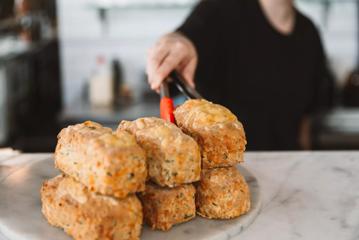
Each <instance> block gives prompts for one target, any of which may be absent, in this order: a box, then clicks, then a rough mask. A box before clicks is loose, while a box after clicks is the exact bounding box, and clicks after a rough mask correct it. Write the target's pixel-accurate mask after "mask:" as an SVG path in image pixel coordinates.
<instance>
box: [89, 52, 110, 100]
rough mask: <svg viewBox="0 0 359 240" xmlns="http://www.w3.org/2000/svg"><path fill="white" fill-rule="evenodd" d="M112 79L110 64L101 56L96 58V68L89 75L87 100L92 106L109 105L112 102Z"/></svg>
mask: <svg viewBox="0 0 359 240" xmlns="http://www.w3.org/2000/svg"><path fill="white" fill-rule="evenodd" d="M113 89H114V81H113V74H112V69H111V65H110V64H108V62H107V61H106V59H105V58H104V57H103V56H98V57H97V59H96V68H95V71H94V73H93V75H92V76H91V77H90V83H89V101H90V104H91V105H92V106H96V107H111V106H112V105H113V103H114V90H113Z"/></svg>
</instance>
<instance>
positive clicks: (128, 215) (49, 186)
mask: <svg viewBox="0 0 359 240" xmlns="http://www.w3.org/2000/svg"><path fill="white" fill-rule="evenodd" d="M41 201H42V213H43V215H44V216H45V218H46V219H47V220H48V221H49V223H50V224H51V225H53V226H56V227H60V228H63V229H64V231H65V232H66V233H67V234H69V235H71V236H72V237H73V238H74V239H76V240H98V239H104V240H134V239H139V238H140V234H141V227H142V206H141V202H140V201H139V200H138V198H137V197H136V195H134V194H131V195H129V196H128V197H126V198H124V199H117V198H113V197H109V196H102V195H98V194H96V193H93V192H90V191H89V190H88V189H87V188H86V187H85V186H84V185H82V184H81V183H79V182H77V181H76V180H74V179H72V178H71V177H68V176H61V175H60V176H57V177H55V178H53V179H50V180H48V181H45V182H44V184H43V186H42V188H41Z"/></svg>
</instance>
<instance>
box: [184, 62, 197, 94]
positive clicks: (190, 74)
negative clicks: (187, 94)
mask: <svg viewBox="0 0 359 240" xmlns="http://www.w3.org/2000/svg"><path fill="white" fill-rule="evenodd" d="M196 68H197V59H196V58H193V59H191V60H190V61H189V62H188V63H187V64H186V65H185V66H184V68H182V69H181V74H182V76H183V77H184V79H185V80H186V82H187V83H188V84H189V85H190V86H191V87H193V88H195V87H196V86H195V82H194V74H195V71H196Z"/></svg>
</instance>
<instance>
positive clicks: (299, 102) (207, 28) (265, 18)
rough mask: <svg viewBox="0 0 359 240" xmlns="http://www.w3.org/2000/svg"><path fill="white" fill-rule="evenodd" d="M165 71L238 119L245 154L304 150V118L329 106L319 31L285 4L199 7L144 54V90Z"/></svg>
mask: <svg viewBox="0 0 359 240" xmlns="http://www.w3.org/2000/svg"><path fill="white" fill-rule="evenodd" d="M172 70H177V71H179V73H181V74H182V75H183V77H184V78H185V79H186V81H187V82H188V83H189V84H190V85H191V86H193V87H196V88H197V90H199V92H200V93H201V94H202V95H203V96H204V97H205V98H206V99H208V100H210V101H213V102H215V103H219V104H222V105H224V106H226V107H228V108H229V109H230V110H231V111H233V112H234V113H235V114H236V115H237V116H238V118H239V119H240V120H241V122H242V123H243V125H244V127H245V130H246V135H247V139H248V145H247V146H248V149H250V150H297V149H301V148H303V147H305V148H308V147H309V137H308V136H309V135H308V132H309V130H308V129H309V127H308V126H309V124H308V119H309V117H308V116H310V115H311V114H313V113H315V112H316V111H318V110H320V109H322V108H327V107H330V106H331V104H332V95H333V88H334V87H333V81H332V79H331V78H330V77H328V76H330V75H329V74H328V69H327V67H326V63H325V55H324V51H323V47H322V43H321V40H320V37H319V33H318V31H317V29H316V27H315V26H314V25H313V23H312V22H311V21H310V20H309V19H308V18H307V17H305V16H304V15H303V14H302V13H300V12H299V11H298V10H297V9H296V8H295V6H294V3H293V0H203V1H201V2H200V3H199V4H198V5H197V6H196V7H195V9H194V10H193V11H192V13H191V14H190V15H189V17H188V18H187V19H186V20H185V22H184V23H183V24H182V25H181V26H180V27H179V28H178V29H177V30H176V31H175V32H173V33H170V34H167V35H165V36H163V37H161V38H160V39H159V41H158V42H157V43H156V44H155V46H154V47H152V48H151V49H150V51H149V55H148V60H147V74H148V80H149V84H150V86H151V88H152V89H155V90H158V88H159V87H160V85H161V82H162V81H164V79H165V78H166V76H167V75H168V74H169V73H170V72H171V71H172ZM300 132H303V133H306V134H300Z"/></svg>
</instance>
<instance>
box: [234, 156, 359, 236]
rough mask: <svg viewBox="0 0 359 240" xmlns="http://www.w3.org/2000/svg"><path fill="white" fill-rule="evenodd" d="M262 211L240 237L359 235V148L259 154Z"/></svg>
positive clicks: (254, 159)
mask: <svg viewBox="0 0 359 240" xmlns="http://www.w3.org/2000/svg"><path fill="white" fill-rule="evenodd" d="M245 166H246V167H247V169H249V170H251V171H252V172H255V174H256V176H257V177H258V179H259V184H260V185H261V189H262V191H261V193H262V210H261V214H260V215H259V216H258V218H257V219H256V221H255V222H254V224H252V225H251V226H250V228H248V229H247V230H246V231H244V232H243V233H242V234H241V235H240V236H238V237H236V238H234V239H238V240H252V239H275V240H288V239H293V240H295V239H305V240H322V239H323V240H358V239H359V152H345V151H343V152H301V153H298V152H292V153H256V154H248V155H247V156H246V163H245Z"/></svg>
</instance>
